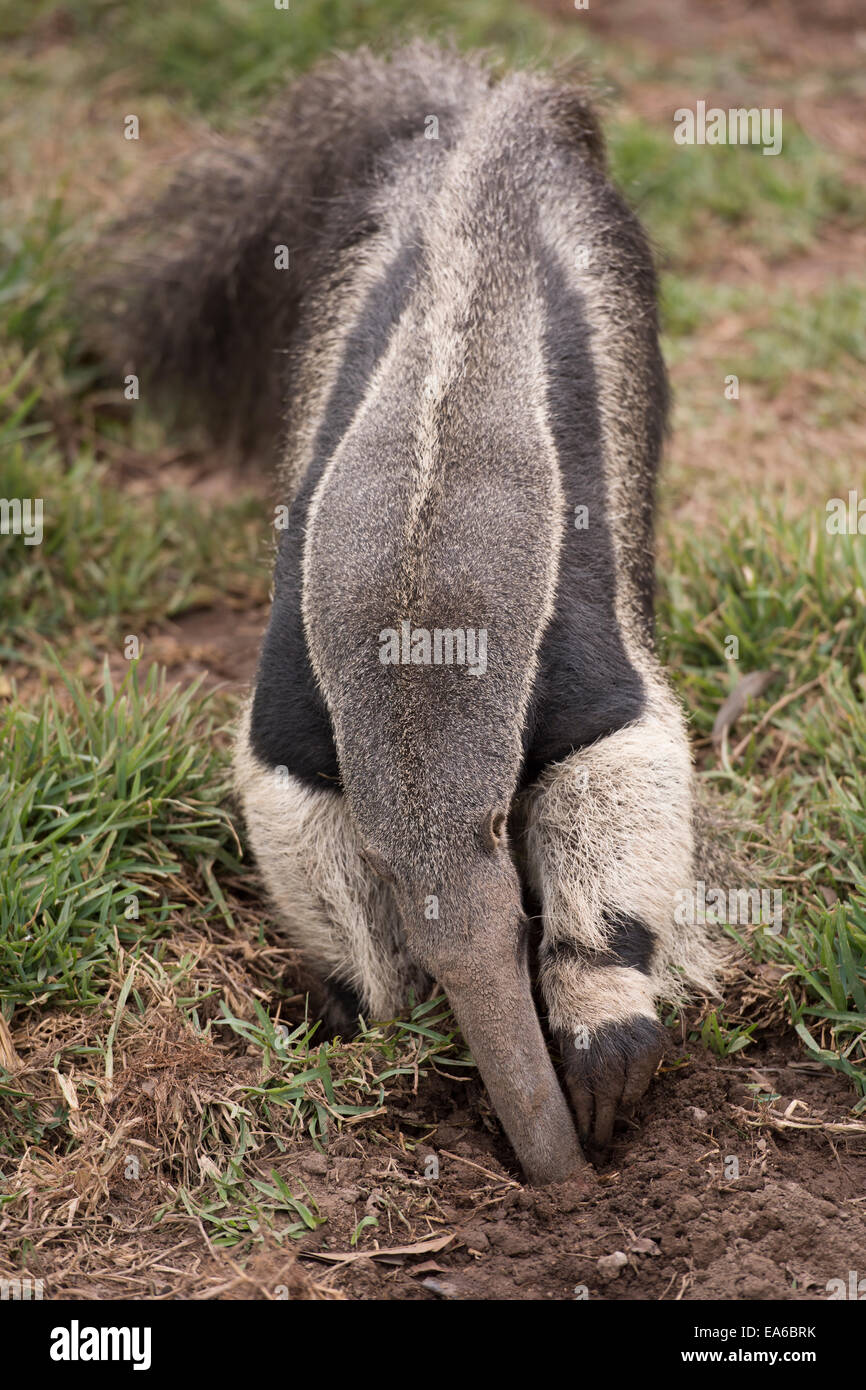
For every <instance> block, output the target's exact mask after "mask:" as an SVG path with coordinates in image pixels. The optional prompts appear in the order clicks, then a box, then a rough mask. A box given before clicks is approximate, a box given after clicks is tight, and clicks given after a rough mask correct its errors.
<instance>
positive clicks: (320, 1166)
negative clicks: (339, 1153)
mask: <svg viewBox="0 0 866 1390" xmlns="http://www.w3.org/2000/svg"><path fill="white" fill-rule="evenodd" d="M301 1167H302V1168H303V1170H304V1172H305V1173H313V1174H315V1175H317V1176H318V1177H322V1178H323V1177H324V1176H325V1174H326V1173H327V1171H328V1160H327V1159H326V1158H325V1155H324V1154H317V1153H311V1154H305V1155H304V1157H303V1158H302V1159H301Z"/></svg>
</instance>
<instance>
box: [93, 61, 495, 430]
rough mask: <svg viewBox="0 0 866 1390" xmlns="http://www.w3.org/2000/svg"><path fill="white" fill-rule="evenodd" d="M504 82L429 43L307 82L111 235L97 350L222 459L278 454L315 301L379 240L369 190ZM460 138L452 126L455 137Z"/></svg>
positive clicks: (100, 269) (324, 71) (335, 66)
mask: <svg viewBox="0 0 866 1390" xmlns="http://www.w3.org/2000/svg"><path fill="white" fill-rule="evenodd" d="M490 80H491V79H490V77H489V75H488V74H487V73H486V72H485V71H484V69H483V68H482V67H481V66H480V65H477V64H476V63H473V62H471V61H470V60H466V59H460V58H457V57H456V55H455V54H453V53H443V52H442V51H441V50H438V49H435V48H430V47H427V46H425V45H422V44H416V45H411V46H410V47H408V48H405V49H402V50H400V51H399V52H398V53H396V54H395V55H393V56H392V57H391V58H390V59H384V58H378V57H374V56H373V54H371V53H370V52H369V51H367V50H360V51H358V52H356V53H353V54H352V55H351V56H348V57H342V58H337V59H335V60H334V61H332V62H330V63H328V64H326V65H325V66H323V67H320V68H317V69H316V70H315V71H313V72H311V73H309V74H307V75H306V76H304V77H302V78H300V79H299V80H298V81H297V82H296V83H295V84H294V86H293V87H292V88H291V89H290V90H289V92H288V93H287V94H286V95H285V96H284V97H283V98H281V99H280V100H279V101H278V102H277V103H276V105H275V106H274V107H273V108H272V109H271V110H270V112H269V113H268V115H267V116H266V117H265V118H264V119H263V120H261V121H260V122H258V123H257V124H256V125H255V126H254V127H253V128H251V129H250V130H249V131H248V132H247V133H246V134H244V135H242V136H241V137H240V138H239V139H238V140H237V141H236V142H234V143H226V142H224V141H218V140H217V139H216V138H214V139H213V140H212V142H210V143H209V144H208V147H207V148H206V149H203V150H202V151H201V152H200V153H199V154H198V156H197V157H195V158H194V159H193V160H192V161H191V162H190V164H189V165H188V166H187V167H186V168H184V169H183V170H182V171H181V172H180V173H179V174H177V175H176V176H175V178H174V179H173V181H172V182H171V183H170V184H169V186H168V187H167V188H166V189H165V191H164V192H163V193H162V194H161V196H159V197H157V198H156V200H155V201H153V202H152V203H151V204H150V205H145V206H144V207H142V208H139V209H136V210H134V211H133V212H132V213H131V214H130V215H129V216H127V217H125V218H124V219H122V220H121V221H120V222H118V223H115V224H114V225H113V226H112V227H111V228H110V229H109V231H108V232H107V233H106V234H105V235H104V236H103V238H102V240H101V243H100V245H99V246H98V247H97V248H95V249H94V251H93V252H92V259H91V263H90V264H91V267H97V269H96V270H89V271H88V272H87V273H86V274H85V276H84V281H85V294H84V304H83V314H84V319H85V323H86V325H87V338H88V341H89V342H90V344H91V345H92V346H93V347H94V348H95V350H96V351H97V352H98V353H99V355H100V356H101V357H103V358H104V359H105V360H106V361H107V362H108V363H109V364H110V365H111V366H112V368H113V369H114V370H115V371H116V372H117V373H118V374H124V373H126V372H135V373H136V374H137V375H138V376H139V377H140V379H141V381H142V383H144V384H146V388H147V389H152V390H153V391H154V393H155V395H156V396H157V399H162V400H168V401H169V402H170V403H171V404H172V405H174V406H175V407H176V408H177V409H178V410H179V411H180V413H181V414H182V415H183V416H185V417H186V418H188V419H197V420H200V421H201V423H202V424H203V425H204V426H205V428H206V429H207V431H208V433H209V434H210V436H211V437H212V438H213V439H214V440H216V441H217V442H219V443H220V444H221V445H229V446H234V447H237V448H239V449H240V450H241V451H243V452H249V451H251V450H253V449H257V448H260V447H262V446H263V445H264V446H265V447H268V446H272V444H273V442H274V441H275V440H276V438H277V436H278V434H279V429H280V422H281V415H282V402H283V398H284V395H285V392H286V389H287V386H288V377H287V373H288V371H289V370H290V367H291V360H290V355H289V356H287V349H288V348H289V347H290V345H291V341H292V332H293V328H294V325H295V323H296V320H297V315H298V307H299V303H300V300H301V298H302V296H303V295H304V294H305V293H306V292H308V291H309V288H310V286H311V284H313V283H315V281H316V280H317V279H319V278H320V276H321V274H322V273H323V272H324V271H326V269H327V265H328V258H329V256H330V257H332V256H333V254H334V252H335V251H336V250H338V249H339V247H340V245H344V246H345V245H349V244H351V243H352V242H353V241H354V240H356V239H357V238H358V237H359V236H362V235H363V234H364V231H365V230H366V229H365V226H364V207H365V198H364V190H365V188H366V187H368V186H369V185H370V184H371V182H373V181H375V180H376V178H377V177H378V176H380V175H381V166H382V163H383V161H387V160H388V158H389V157H390V156H391V155H392V154H393V151H394V149H395V147H396V146H397V145H398V143H399V142H400V141H402V140H408V139H417V138H418V136H419V133H420V132H423V129H424V117H425V115H426V113H427V112H428V111H432V112H436V113H438V114H439V116H440V120H441V118H442V116H444V115H447V114H448V113H449V112H453V111H455V110H457V109H459V108H460V107H461V106H465V104H466V101H467V95H468V94H469V93H471V92H472V91H473V90H474V91H476V92H477V91H478V90H479V89H481V88H483V87H484V86H486V85H487V84H488V83H489V82H490ZM455 124H456V123H455V122H451V123H450V125H449V122H448V121H447V120H446V121H442V127H443V130H444V133H445V138H447V132H448V130H449V128H450V126H453V125H455ZM283 246H284V247H286V248H288V252H289V267H290V268H289V269H288V271H282V272H281V271H278V270H277V269H276V267H275V257H276V255H277V252H276V248H277V247H283Z"/></svg>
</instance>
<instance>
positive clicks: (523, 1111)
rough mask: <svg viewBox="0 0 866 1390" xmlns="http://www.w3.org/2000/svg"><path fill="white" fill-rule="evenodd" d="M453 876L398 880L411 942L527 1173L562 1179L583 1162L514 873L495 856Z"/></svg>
mask: <svg viewBox="0 0 866 1390" xmlns="http://www.w3.org/2000/svg"><path fill="white" fill-rule="evenodd" d="M453 877H454V879H455V880H456V881H449V882H448V883H447V884H446V885H444V886H443V885H440V886H439V891H438V892H426V893H423V894H421V893H419V892H418V888H417V886H416V888H415V891H414V892H411V891H410V892H406V890H405V886H404V887H403V888H402V891H401V886H400V885H399V884H398V885H397V896H398V901H400V902H401V914H402V916H403V920H404V925H405V928H406V935H407V940H408V943H409V948H410V950H411V951H412V953H413V954H414V955H415V957H416V959H417V960H418V961H419V964H421V965H423V967H424V968H425V969H426V970H427V971H428V972H429V973H430V974H431V975H432V976H433V977H434V978H435V979H436V980H438V982H439V984H440V985H441V986H442V987H443V989H444V990H445V993H446V994H447V996H448V1000H449V1003H450V1004H451V1007H452V1009H453V1010H454V1013H455V1015H456V1017H457V1021H458V1022H459V1024H460V1027H461V1029H462V1031H463V1035H464V1037H465V1038H466V1041H467V1043H468V1044H469V1047H470V1050H471V1052H472V1055H473V1057H474V1059H475V1062H476V1064H477V1066H478V1069H479V1071H480V1073H481V1076H482V1079H483V1081H484V1084H485V1086H486V1087H487V1091H488V1094H489V1095H490V1099H491V1101H492V1103H493V1106H494V1109H495V1110H496V1113H497V1115H498V1116H499V1119H500V1121H501V1123H502V1126H503V1128H504V1129H505V1132H506V1134H507V1135H508V1138H509V1139H510V1141H511V1144H512V1146H513V1148H514V1151H515V1153H516V1154H517V1157H518V1159H519V1161H520V1164H521V1166H522V1168H523V1171H524V1173H525V1174H526V1177H527V1178H528V1179H529V1181H530V1182H531V1183H533V1184H537V1185H540V1184H544V1183H550V1182H563V1181H565V1179H567V1178H569V1177H572V1176H574V1175H575V1174H576V1173H577V1172H578V1171H579V1170H580V1169H581V1168H583V1167H584V1166H585V1163H586V1160H585V1158H584V1156H583V1153H582V1151H581V1148H580V1145H579V1143H578V1139H577V1134H576V1131H575V1127H574V1123H573V1121H572V1117H571V1113H570V1111H569V1108H568V1105H567V1103H566V1100H565V1097H564V1095H563V1093H562V1089H561V1087H560V1085H559V1082H558V1080H557V1077H556V1073H555V1072H554V1069H553V1065H552V1063H551V1060H550V1056H549V1054H548V1051H547V1046H546V1044H545V1040H544V1036H543V1034H542V1031H541V1025H540V1023H539V1019H538V1015H537V1013H536V1010H535V1004H534V1002H533V998H532V990H531V985H530V977H529V969H528V964H527V955H526V950H525V939H526V926H527V923H526V918H525V917H524V915H523V913H522V910H521V906H520V888H519V882H518V878H517V874H516V872H515V871H514V868H513V866H512V865H511V863H510V861H509V860H508V858H507V855H504V854H497V855H496V856H495V857H494V858H493V859H492V860H491V859H488V858H487V856H485V857H484V859H483V860H481V861H480V862H478V863H476V864H474V865H473V866H472V867H470V868H464V869H463V870H462V871H460V870H459V869H455V871H454V876H453ZM426 886H427V887H428V888H429V886H430V885H426Z"/></svg>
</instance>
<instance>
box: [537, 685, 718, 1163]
mask: <svg viewBox="0 0 866 1390" xmlns="http://www.w3.org/2000/svg"><path fill="white" fill-rule="evenodd" d="M690 783H691V768H690V759H689V750H688V745H687V742H686V737H685V732H684V729H683V728H682V721H681V717H680V715H679V713H678V711H677V710H676V709H675V708H674V707H673V704H672V703H671V704H670V705H668V704H667V702H666V701H664V702H661V703H658V704H655V703H651V704H650V705H649V707H648V708H647V710H646V712H645V713H644V714H643V715H642V716H641V718H639V719H638V720H637V721H636V722H634V723H633V724H630V725H628V726H626V727H625V728H622V729H620V730H618V731H617V732H615V733H612V734H610V735H608V736H607V737H605V738H601V739H599V740H598V741H597V742H595V743H593V744H590V745H589V746H587V747H585V748H582V749H580V750H578V751H576V752H574V753H573V754H571V755H570V756H569V757H567V758H565V759H564V760H563V761H561V762H556V763H552V764H550V765H549V766H548V767H546V768H545V770H544V771H543V772H542V774H541V776H540V777H539V778H538V780H537V781H536V782H535V783H534V784H533V785H532V787H531V788H529V790H528V791H527V792H526V793H525V794H524V797H523V798H522V801H521V803H520V804H519V806H518V808H517V815H516V817H515V819H516V828H517V830H518V848H519V851H520V852H521V853H522V857H523V859H524V864H523V868H524V872H525V874H526V878H527V881H528V883H529V884H530V886H531V888H532V890H533V891H534V893H535V895H536V896H537V898H538V900H539V902H540V904H541V908H542V915H543V936H542V941H541V946H540V952H539V983H540V988H541V993H542V996H543V999H544V1003H545V1005H546V1008H547V1012H548V1017H549V1022H550V1027H551V1030H552V1032H553V1033H554V1035H555V1038H556V1040H557V1042H558V1044H559V1047H560V1049H561V1053H562V1057H563V1062H564V1067H565V1075H566V1081H567V1084H568V1090H569V1093H570V1095H571V1099H572V1103H573V1106H574V1109H575V1112H576V1115H577V1119H578V1128H579V1131H580V1133H581V1137H582V1138H584V1139H590V1140H591V1141H592V1142H593V1144H594V1145H595V1146H596V1147H597V1148H600V1149H604V1148H606V1147H607V1145H608V1144H609V1143H610V1139H611V1135H612V1132H613V1125H614V1119H615V1116H616V1111H617V1108H618V1107H619V1106H623V1107H630V1106H632V1105H634V1103H635V1102H636V1101H637V1100H639V1098H640V1097H641V1095H642V1094H643V1092H644V1091H645V1090H646V1088H647V1086H648V1085H649V1083H650V1081H651V1079H652V1076H653V1074H654V1072H655V1070H656V1067H657V1065H658V1062H659V1059H660V1057H661V1053H662V1044H663V1030H662V1028H661V1026H660V1024H659V1022H658V1020H657V1016H656V1004H657V1002H658V1001H659V1000H660V999H662V998H665V997H667V998H671V997H676V995H677V993H678V992H681V991H682V988H683V986H684V985H689V984H692V985H696V986H698V987H701V986H704V987H707V988H711V974H712V964H711V955H710V952H709V950H708V948H707V946H706V943H705V941H704V940H703V938H702V936H701V934H700V932H699V931H696V929H695V928H693V927H688V926H686V927H679V926H676V925H675V922H674V909H675V904H676V895H677V891H678V890H680V889H682V888H686V887H688V885H689V883H690V880H691V877H692V829H691V794H690Z"/></svg>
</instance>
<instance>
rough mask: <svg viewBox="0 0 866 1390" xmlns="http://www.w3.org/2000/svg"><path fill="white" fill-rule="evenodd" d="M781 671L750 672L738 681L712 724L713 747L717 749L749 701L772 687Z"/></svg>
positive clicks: (774, 669)
mask: <svg viewBox="0 0 866 1390" xmlns="http://www.w3.org/2000/svg"><path fill="white" fill-rule="evenodd" d="M781 674H782V673H781V671H779V670H777V669H776V668H775V667H774V668H773V670H771V671H750V672H749V674H748V675H747V676H743V678H742V680H740V681H738V682H737V684H736V685H735V686H734V688H733V690H732V691H731V693H730V694H729V695H728V696H727V697H726V699H724V700H723V701H722V704H721V707H720V709H719V712H718V714H717V715H716V721H715V723H714V724H713V733H712V740H713V747H714V748H718V747H719V746H720V744H721V743H722V740H723V739H724V737H725V734H726V733H727V732H728V730H729V729H731V728H733V726H734V725H735V724H736V722H737V720H738V719H739V718H740V715H741V714H744V713H745V711H746V707H747V705H748V703H749V701H750V700H757V699H758V698H759V696H761V695H763V693H764V691H765V690H766V689H767V687H768V686H770V685H772V683H773V681H774V680H775V679H776V677H777V676H780V675H781Z"/></svg>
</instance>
